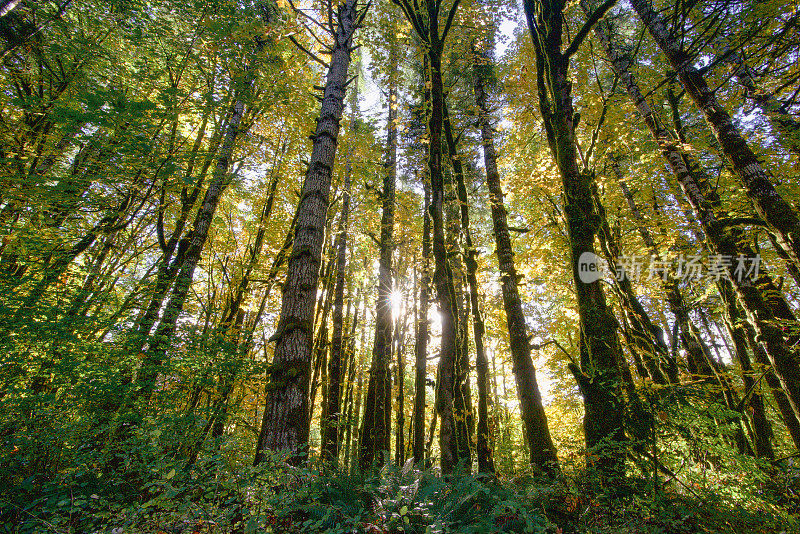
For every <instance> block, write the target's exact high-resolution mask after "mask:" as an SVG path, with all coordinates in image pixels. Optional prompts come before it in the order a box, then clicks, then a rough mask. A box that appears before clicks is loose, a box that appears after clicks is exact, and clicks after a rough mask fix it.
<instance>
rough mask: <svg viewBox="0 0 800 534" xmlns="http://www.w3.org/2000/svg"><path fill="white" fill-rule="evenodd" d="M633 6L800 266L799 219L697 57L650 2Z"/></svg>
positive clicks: (634, 1)
mask: <svg viewBox="0 0 800 534" xmlns="http://www.w3.org/2000/svg"><path fill="white" fill-rule="evenodd" d="M631 5H632V6H633V9H634V10H635V11H636V13H637V14H638V15H639V17H640V18H641V19H642V21H643V22H644V24H645V26H646V27H647V29H648V31H649V32H650V35H651V36H652V37H653V39H654V40H655V41H656V43H657V44H658V46H659V48H660V49H661V51H662V52H663V53H664V55H665V56H666V57H667V61H668V62H669V64H670V66H671V67H672V69H674V71H675V73H676V74H677V75H678V78H679V79H680V81H681V84H682V85H683V87H684V89H685V90H686V94H688V95H689V97H690V98H691V99H692V100H693V101H694V103H695V105H696V106H697V107H698V108H699V109H700V111H701V112H702V113H703V116H704V117H705V119H706V122H707V123H708V125H709V127H710V128H711V130H712V132H713V133H714V137H715V138H716V139H717V141H718V142H719V145H720V147H721V148H722V152H723V154H724V155H725V156H726V157H727V158H728V159H729V160H730V162H731V164H732V166H733V171H734V173H735V174H736V176H737V177H738V178H739V181H740V182H741V183H742V185H743V186H744V188H745V191H746V192H747V196H748V197H749V198H750V201H751V202H752V204H753V207H754V208H755V209H756V212H758V214H759V216H760V217H761V218H762V219H763V220H764V221H765V222H766V223H767V224H768V225H769V226H770V228H772V230H773V231H774V232H775V233H776V235H777V236H778V237H779V240H780V242H781V245H782V246H783V247H784V248H785V249H786V252H787V253H788V254H789V256H790V257H791V259H792V262H793V263H794V264H795V265H797V266H798V267H800V217H798V215H797V213H796V212H795V211H794V209H792V207H791V205H789V203H788V202H786V200H785V199H784V198H783V197H782V196H781V195H780V194H779V193H778V191H777V190H776V189H775V187H774V185H773V184H772V182H771V181H770V179H769V175H768V174H767V172H766V171H765V170H764V168H763V167H762V166H761V163H760V162H759V160H758V157H757V156H756V155H755V153H754V152H753V151H752V149H751V148H750V146H749V145H748V143H747V141H746V140H745V139H744V137H742V134H741V132H740V131H739V129H738V128H737V127H736V125H735V124H734V123H733V121H732V120H731V117H730V115H729V114H728V113H727V112H726V111H725V110H724V109H723V108H722V106H721V105H720V103H719V102H718V101H717V98H716V95H715V94H714V91H713V90H712V89H711V88H709V87H708V84H707V83H706V80H705V77H704V76H703V74H702V73H701V72H700V71H699V70H698V69H697V68H695V67H694V64H693V63H694V58H692V57H691V55H690V54H688V53H687V52H686V51H685V50H684V49H683V47H682V45H681V44H680V43H679V42H678V41H677V40H676V39H675V38H673V37H672V35H671V34H670V31H669V29H668V28H667V25H666V22H665V21H664V19H663V18H662V17H661V15H660V14H659V13H658V12H657V11H655V10H654V9H653V5H652V3H651V2H650V0H631Z"/></svg>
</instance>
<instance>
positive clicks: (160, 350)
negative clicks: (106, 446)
mask: <svg viewBox="0 0 800 534" xmlns="http://www.w3.org/2000/svg"><path fill="white" fill-rule="evenodd" d="M247 76H248V77H249V79H248V80H246V81H245V82H244V84H243V88H242V89H240V90H241V93H240V94H243V93H244V92H246V90H247V89H245V88H248V89H249V87H250V86H251V85H252V83H253V80H254V75H253V74H252V73H248V75H247ZM244 111H245V105H244V101H243V100H242V97H241V96H239V97H237V98H235V102H234V105H233V110H232V112H231V116H230V117H231V118H230V121H229V122H228V127H227V131H226V132H225V140H224V141H223V143H222V147H221V148H220V152H219V156H218V158H217V163H216V168H215V170H214V175H213V178H212V180H211V183H210V184H209V185H208V189H207V190H206V194H205V197H204V198H203V202H202V204H201V205H200V209H199V210H198V212H197V215H196V216H195V219H194V226H193V228H192V231H191V232H190V233H189V235H188V236H187V238H188V246H187V249H186V256H185V259H184V261H183V263H182V265H181V268H180V271H179V272H178V274H177V276H176V278H175V285H174V287H173V288H172V293H171V294H170V298H169V300H168V302H167V305H166V307H165V308H164V315H163V317H162V318H161V322H160V323H159V325H158V327H157V328H156V332H155V336H154V338H153V340H152V343H151V346H150V348H149V350H148V351H147V354H146V355H145V357H144V360H143V361H142V366H141V367H140V369H139V372H138V374H137V377H136V381H135V392H134V398H135V399H142V400H144V401H145V403H147V402H149V400H150V396H151V395H152V393H153V390H154V389H155V385H156V378H157V377H158V374H159V372H160V371H161V366H162V364H163V363H164V359H165V358H166V353H167V348H168V346H169V344H170V343H171V342H172V337H173V335H174V334H175V329H176V327H177V322H178V316H179V315H180V314H181V312H182V311H183V305H184V303H185V302H186V297H187V296H188V295H189V289H190V287H191V285H192V281H193V279H194V270H195V268H196V267H197V263H198V262H199V261H200V256H201V254H202V252H203V247H204V246H205V244H206V240H207V239H208V232H209V230H210V229H211V223H212V221H213V220H214V213H215V212H216V210H217V206H218V205H219V202H220V199H221V198H222V194H223V193H224V191H225V189H226V188H227V186H228V183H229V182H230V176H229V174H228V169H229V167H230V162H231V158H232V156H233V149H234V147H235V145H236V140H237V139H238V137H239V135H240V129H239V126H240V124H241V121H242V117H243V116H244Z"/></svg>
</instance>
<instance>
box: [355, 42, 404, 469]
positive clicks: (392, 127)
mask: <svg viewBox="0 0 800 534" xmlns="http://www.w3.org/2000/svg"><path fill="white" fill-rule="evenodd" d="M390 46H391V49H390V51H389V62H390V73H389V80H388V82H389V87H388V93H389V94H388V96H389V110H388V116H387V119H386V120H387V123H386V130H387V135H386V165H385V167H386V168H385V171H384V176H383V189H382V190H381V200H382V208H381V209H382V213H381V240H380V261H379V265H378V298H377V299H376V301H375V343H374V345H373V348H372V363H371V365H370V373H369V382H368V384H367V398H366V401H365V409H364V423H363V427H362V430H361V451H360V454H359V466H360V468H361V470H362V471H365V470H367V469H369V468H370V467H372V465H373V464H374V463H376V462H377V463H379V464H381V463H383V461H385V460H386V459H388V458H383V457H382V456H381V454H382V453H384V452H385V453H387V454H388V451H389V450H390V446H391V436H392V433H391V424H392V423H391V403H392V400H391V398H392V377H391V374H390V371H389V366H390V364H391V361H392V252H393V251H394V242H393V235H394V203H395V180H396V177H397V124H396V118H397V79H396V75H397V74H396V71H397V69H396V66H397V54H398V50H397V46H398V45H397V43H396V42H395V41H394V38H392V44H391V45H390Z"/></svg>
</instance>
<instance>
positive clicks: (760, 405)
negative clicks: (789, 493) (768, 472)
mask: <svg viewBox="0 0 800 534" xmlns="http://www.w3.org/2000/svg"><path fill="white" fill-rule="evenodd" d="M718 287H719V288H720V290H721V296H722V301H723V303H724V304H725V311H726V314H727V318H726V319H727V320H726V326H727V327H728V333H729V334H730V336H731V341H733V345H734V349H735V350H733V352H734V354H735V355H736V359H737V360H738V361H739V369H740V370H741V373H742V382H743V383H744V391H745V399H744V402H745V403H746V405H749V407H750V420H751V422H752V427H753V445H754V446H755V453H756V456H757V457H759V458H767V459H769V460H771V459H773V458H775V451H774V449H773V448H772V426H771V425H770V423H769V420H768V419H767V414H766V411H765V409H764V399H763V398H762V397H761V394H760V393H759V392H758V391H756V387H757V384H756V379H755V377H754V371H753V366H752V364H751V362H750V356H749V355H748V354H747V339H746V334H745V332H744V331H743V329H742V326H741V324H739V323H740V322H741V321H742V320H743V319H744V318H743V317H741V314H740V312H739V309H738V307H737V303H736V294H735V293H734V290H733V287H731V285H730V282H727V281H725V283H724V284H720V285H719V286H718ZM748 395H749V398H748V397H747V396H748ZM742 407H744V406H742Z"/></svg>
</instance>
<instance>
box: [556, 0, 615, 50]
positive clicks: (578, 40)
mask: <svg viewBox="0 0 800 534" xmlns="http://www.w3.org/2000/svg"><path fill="white" fill-rule="evenodd" d="M616 3H617V0H606V1H605V2H603V3H602V4H601V5H600V7H598V8H597V9H596V10H595V11H594V13H592V14H591V16H589V18H588V19H586V22H585V23H584V25H583V26H582V27H581V29H580V30H578V33H576V34H575V38H574V39H573V40H572V42H571V43H570V45H569V46H568V47H567V49H566V50H565V51H564V59H569V58H570V57H571V56H572V55H573V54H575V52H577V51H578V48H580V46H581V44H582V43H583V41H584V40H585V39H586V37H587V36H588V35H589V32H590V31H592V28H593V27H594V25H595V24H597V22H598V21H599V20H600V19H601V18H603V16H604V15H605V14H606V13H607V12H608V10H609V9H611V8H612V7H614V4H616Z"/></svg>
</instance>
